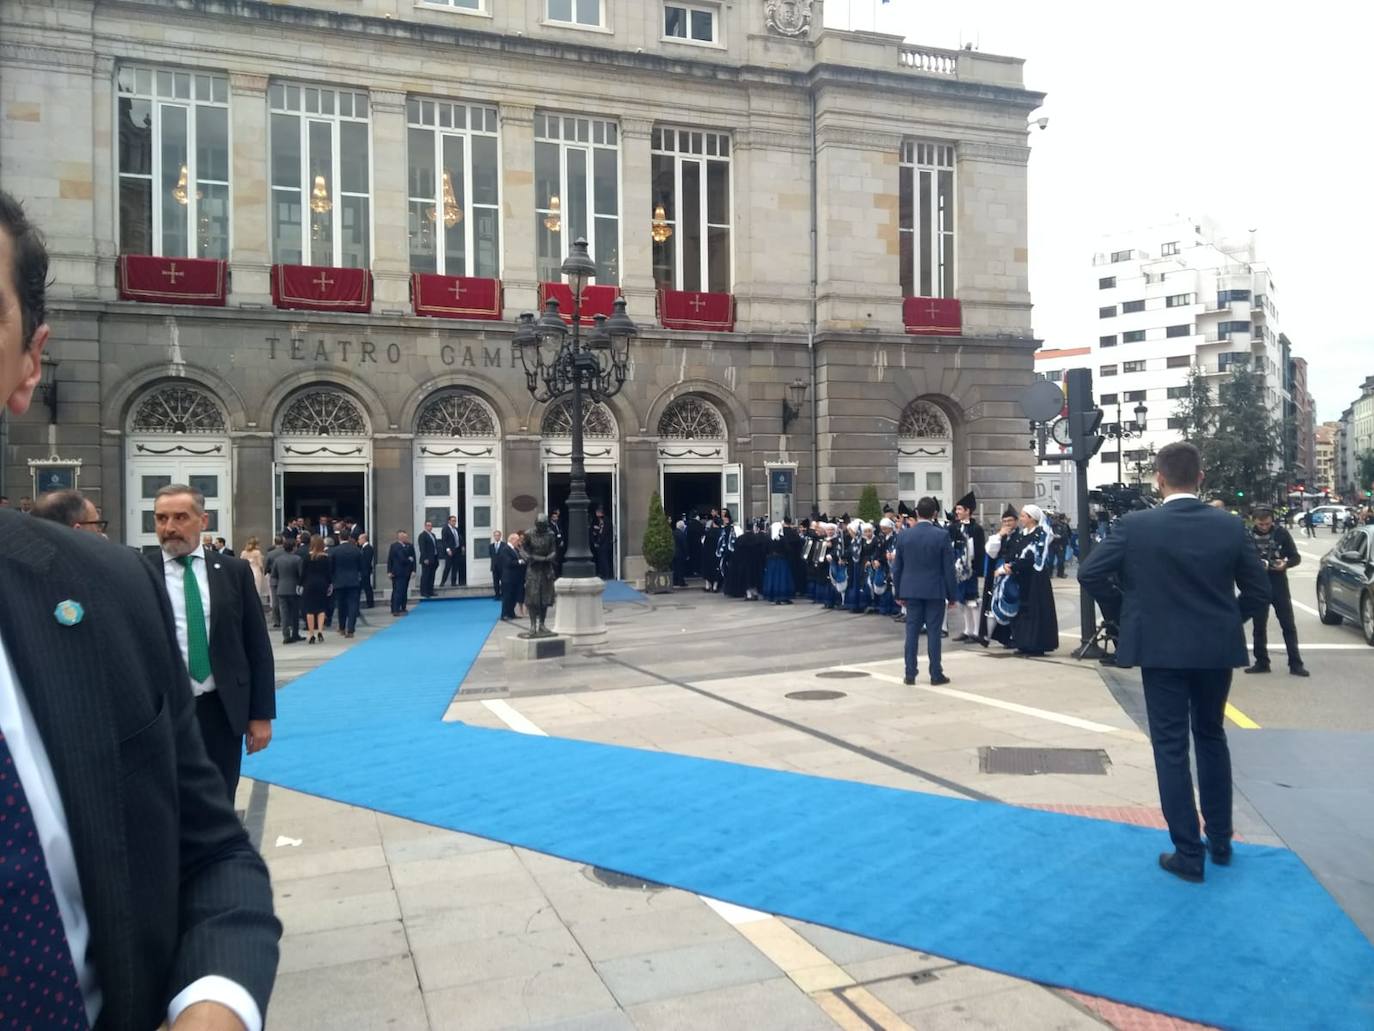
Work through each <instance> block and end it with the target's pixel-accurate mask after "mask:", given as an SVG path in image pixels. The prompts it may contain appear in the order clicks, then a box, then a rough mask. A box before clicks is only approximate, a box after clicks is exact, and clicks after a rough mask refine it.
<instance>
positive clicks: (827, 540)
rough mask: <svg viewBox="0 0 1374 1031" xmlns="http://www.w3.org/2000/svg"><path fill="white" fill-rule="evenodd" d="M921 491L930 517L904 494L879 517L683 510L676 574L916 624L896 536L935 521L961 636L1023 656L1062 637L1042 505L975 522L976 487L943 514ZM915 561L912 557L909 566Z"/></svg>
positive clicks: (750, 596)
mask: <svg viewBox="0 0 1374 1031" xmlns="http://www.w3.org/2000/svg"><path fill="white" fill-rule="evenodd" d="M923 500H928V501H929V502H930V506H931V507H932V511H931V514H930V515H929V516H928V517H925V518H923V517H922V516H921V515H920V507H921V506H920V503H918V504H917V508H916V510H914V511H913V510H911V509H908V507H907V506H906V504H905V503H900V504H899V505H898V508H897V510H896V511H894V510H893V509H891V508H886V509H884V514H883V516H882V518H881V519H880V520H879V522H878V525H877V526H876V527H875V526H874V525H873V524H872V523H868V522H864V521H863V520H859V519H854V520H851V519H850V518H849V517H848V516H847V515H846V516H843V517H842V518H841V519H839V520H838V521H835V522H832V521H831V520H830V519H829V517H828V516H825V515H821V516H818V517H816V518H812V519H803V520H801V522H800V523H799V524H797V525H795V526H794V525H793V523H792V520H791V519H790V518H787V517H784V518H783V519H781V520H780V521H778V522H776V523H773V524H772V525H771V526H769V525H768V524H767V522H766V521H765V520H762V519H755V520H753V521H752V522H750V523H748V524H747V526H738V525H736V524H735V523H734V520H733V519H732V517H731V514H730V512H729V511H728V510H716V509H712V510H711V511H710V512H709V513H706V514H701V515H696V516H692V517H690V518H687V517H684V518H683V519H680V520H679V521H678V523H677V525H676V527H675V531H674V533H675V550H674V560H673V580H674V584H675V585H677V586H684V585H685V584H686V582H687V577H688V576H689V575H692V574H693V573H694V574H696V575H698V576H700V577H701V578H702V579H703V580H704V581H705V586H704V588H703V590H705V591H707V592H709V593H718V594H722V595H724V596H726V597H733V598H741V599H745V600H758V599H763V600H765V601H770V602H773V603H774V604H778V605H790V604H792V603H793V601H794V600H795V599H796V598H799V597H806V598H809V599H810V600H811V601H812V602H813V603H814V604H818V605H822V606H824V607H825V608H827V609H831V610H834V611H837V612H840V611H843V612H850V613H856V614H859V613H862V614H879V615H888V616H891V617H892V618H894V619H896V620H898V621H904V622H907V623H908V624H910V623H911V622H912V620H913V619H914V618H916V617H914V616H913V613H914V612H915V607H914V606H912V605H911V604H909V601H910V599H911V598H912V597H913V596H910V595H906V594H903V590H904V587H903V585H902V583H901V582H900V580H899V577H898V572H899V568H898V559H897V556H898V543H899V541H900V540H901V537H902V531H904V530H907V529H912V528H914V527H915V526H916V525H917V524H918V523H919V522H929V523H930V524H931V526H932V527H934V528H935V529H938V530H939V531H940V534H941V553H942V554H944V555H945V557H947V558H948V559H949V562H950V565H951V568H952V570H953V577H954V581H953V582H954V585H953V587H952V589H951V590H950V591H949V592H948V593H949V597H948V598H947V599H946V600H947V602H948V603H949V606H950V610H951V611H953V612H954V613H955V614H956V615H957V616H958V622H957V623H956V627H955V629H956V630H958V631H959V633H958V636H957V637H956V638H955V641H956V642H959V643H965V642H972V643H978V644H981V645H983V646H984V647H986V646H987V645H988V644H989V642H990V641H996V642H997V643H999V644H1001V645H1003V646H1005V647H1007V648H1011V649H1014V650H1015V651H1016V652H1017V653H1018V654H1022V655H1043V654H1045V653H1046V652H1051V651H1054V650H1055V649H1056V648H1058V647H1059V630H1058V617H1057V615H1056V613H1055V608H1054V592H1053V590H1052V588H1051V584H1050V577H1051V575H1052V573H1053V554H1054V551H1055V546H1054V545H1055V531H1054V528H1053V527H1052V526H1051V524H1050V521H1049V519H1048V518H1047V516H1046V515H1045V513H1044V512H1043V511H1041V510H1040V509H1039V508H1038V507H1037V506H1035V505H1027V506H1026V507H1025V508H1024V509H1022V510H1021V512H1020V513H1019V514H1018V513H1017V511H1016V510H1015V509H1014V508H1012V507H1011V506H1007V509H1006V511H1005V512H1004V513H1003V515H1002V519H1001V525H1000V526H999V527H998V528H997V529H996V530H994V531H993V532H992V533H991V534H989V533H987V532H986V531H985V530H984V529H983V527H982V526H981V525H980V524H979V523H978V521H977V499H976V498H975V496H974V495H973V494H972V493H970V494H968V495H966V496H964V497H963V498H961V499H960V500H959V503H958V504H957V505H955V507H954V511H953V512H950V513H946V514H945V520H944V521H943V522H941V521H940V519H939V516H940V505H939V502H938V501H937V500H936V499H933V498H931V499H923ZM911 568H912V564H911V560H910V559H908V561H907V564H906V569H907V570H908V571H909V570H910V569H911ZM943 596H944V595H943V594H941V595H938V596H934V597H943ZM920 600H921V601H923V602H924V601H928V600H930V599H929V598H926V597H925V596H921V599H920ZM928 615H929V613H928V610H927V609H926V608H925V607H924V606H922V607H921V612H920V616H919V618H918V619H917V622H919V623H920V624H921V625H923V626H924V625H925V624H926V623H928V622H930V620H929V619H928V618H927V617H928ZM948 619H949V615H948V613H947V612H946V611H945V609H944V608H943V606H942V607H941V610H940V613H939V618H938V620H936V621H935V623H936V626H935V632H936V637H935V640H936V641H938V640H939V638H940V637H944V636H948V633H949V630H948ZM934 650H935V651H938V645H936V648H935V649H934ZM937 672H938V668H937Z"/></svg>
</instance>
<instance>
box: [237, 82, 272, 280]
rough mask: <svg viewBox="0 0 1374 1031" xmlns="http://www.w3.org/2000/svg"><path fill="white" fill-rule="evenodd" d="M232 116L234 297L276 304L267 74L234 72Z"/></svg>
mask: <svg viewBox="0 0 1374 1031" xmlns="http://www.w3.org/2000/svg"><path fill="white" fill-rule="evenodd" d="M229 118H230V121H231V124H232V128H231V130H230V137H231V139H232V140H233V153H232V155H231V158H230V160H231V162H232V165H233V169H232V173H231V175H232V178H231V180H230V191H231V196H232V198H233V203H232V206H231V212H230V219H231V220H232V224H233V243H232V245H231V247H230V250H229V273H230V275H231V276H232V277H233V279H232V291H233V292H232V293H231V294H230V298H229V299H230V302H231V303H233V304H250V305H256V306H268V305H270V304H271V303H272V296H271V288H270V283H269V279H268V277H269V274H270V268H271V264H272V249H271V246H270V244H269V242H268V240H269V237H268V233H269V229H270V226H269V221H268V219H269V212H270V210H271V207H270V201H271V186H270V184H269V182H268V178H267V162H268V152H267V76H265V75H249V74H246V73H243V72H233V73H231V74H230V75H229Z"/></svg>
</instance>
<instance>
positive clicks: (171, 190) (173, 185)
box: [115, 64, 229, 259]
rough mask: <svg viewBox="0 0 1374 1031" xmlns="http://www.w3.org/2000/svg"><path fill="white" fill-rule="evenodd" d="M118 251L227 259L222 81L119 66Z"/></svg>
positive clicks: (226, 92)
mask: <svg viewBox="0 0 1374 1031" xmlns="http://www.w3.org/2000/svg"><path fill="white" fill-rule="evenodd" d="M115 88H116V95H117V97H118V108H117V114H116V118H117V120H118V125H117V127H116V132H117V135H118V137H119V250H120V253H121V254H156V255H159V256H162V257H167V258H221V259H224V258H228V257H229V78H228V76H226V75H215V74H213V73H209V72H195V71H179V70H176V69H171V68H150V67H146V66H143V65H132V64H129V65H120V66H119V69H118V71H117V72H116V73H115Z"/></svg>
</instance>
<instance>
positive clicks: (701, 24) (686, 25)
mask: <svg viewBox="0 0 1374 1031" xmlns="http://www.w3.org/2000/svg"><path fill="white" fill-rule="evenodd" d="M663 38H664V39H666V40H671V41H673V42H676V43H708V44H710V43H719V42H720V8H719V7H718V6H716V5H715V4H701V3H673V2H670V3H665V4H664V5H663Z"/></svg>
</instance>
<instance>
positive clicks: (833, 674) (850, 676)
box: [816, 669, 873, 680]
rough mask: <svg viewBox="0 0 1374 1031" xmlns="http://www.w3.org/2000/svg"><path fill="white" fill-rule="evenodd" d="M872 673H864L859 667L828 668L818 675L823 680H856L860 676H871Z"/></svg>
mask: <svg viewBox="0 0 1374 1031" xmlns="http://www.w3.org/2000/svg"><path fill="white" fill-rule="evenodd" d="M872 675H873V674H872V673H864V672H863V671H862V670H857V669H828V670H825V671H824V672H822V673H817V674H816V676H817V677H819V678H820V679H821V680H856V679H858V678H859V677H871V676H872Z"/></svg>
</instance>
